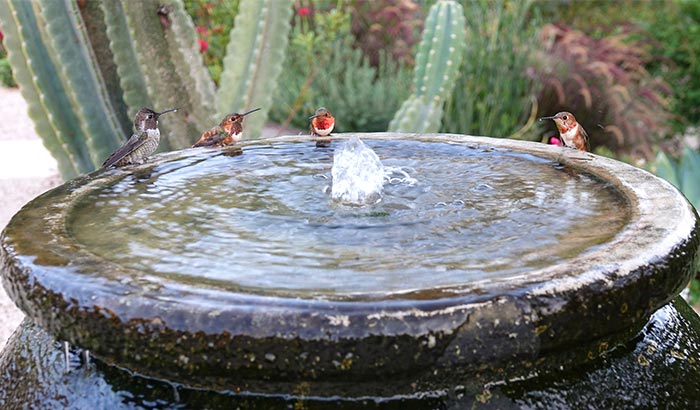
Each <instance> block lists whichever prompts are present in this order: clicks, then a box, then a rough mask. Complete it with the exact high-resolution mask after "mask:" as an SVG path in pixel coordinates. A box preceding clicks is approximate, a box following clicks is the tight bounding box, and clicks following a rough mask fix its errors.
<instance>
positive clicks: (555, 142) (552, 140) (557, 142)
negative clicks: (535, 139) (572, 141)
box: [549, 137, 564, 146]
mask: <svg viewBox="0 0 700 410" xmlns="http://www.w3.org/2000/svg"><path fill="white" fill-rule="evenodd" d="M549 143H550V144H551V145H559V146H562V145H564V144H562V142H561V139H559V137H549Z"/></svg>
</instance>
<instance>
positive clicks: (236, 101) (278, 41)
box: [216, 0, 293, 138]
mask: <svg viewBox="0 0 700 410" xmlns="http://www.w3.org/2000/svg"><path fill="white" fill-rule="evenodd" d="M292 4H293V1H292V0H242V1H241V4H240V9H239V13H238V15H237V16H236V20H235V22H234V29H233V30H232V31H231V38H230V40H229V43H228V46H227V50H226V58H225V59H224V70H223V72H222V73H221V84H224V85H225V86H223V87H219V90H218V91H217V96H216V97H217V98H216V108H217V114H218V115H217V117H219V118H222V117H224V116H225V115H226V114H229V113H231V112H235V111H238V112H243V111H246V110H249V109H252V108H257V107H261V108H262V110H261V112H260V113H256V114H255V115H252V116H250V118H247V119H246V126H245V130H246V131H245V137H246V138H251V137H252V138H256V137H259V136H260V131H261V130H262V127H263V125H264V123H265V119H266V118H267V113H268V111H269V109H270V104H271V103H272V96H273V91H274V87H275V85H276V83H277V77H279V74H280V73H281V71H282V64H283V63H284V58H285V53H286V49H287V35H288V33H289V30H290V20H291V16H292Z"/></svg>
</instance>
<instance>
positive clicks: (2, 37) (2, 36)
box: [0, 30, 5, 41]
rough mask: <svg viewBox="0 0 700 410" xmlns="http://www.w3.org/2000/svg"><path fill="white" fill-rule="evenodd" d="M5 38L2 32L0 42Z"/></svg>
mask: <svg viewBox="0 0 700 410" xmlns="http://www.w3.org/2000/svg"><path fill="white" fill-rule="evenodd" d="M4 38H5V35H4V34H3V33H2V30H0V41H2V40H3V39H4Z"/></svg>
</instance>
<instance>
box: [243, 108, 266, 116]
mask: <svg viewBox="0 0 700 410" xmlns="http://www.w3.org/2000/svg"><path fill="white" fill-rule="evenodd" d="M260 110H262V108H256V109H254V110H250V111H248V112H244V113H243V114H241V116H242V117H245V116H246V115H248V114H250V113H252V112H255V111H260Z"/></svg>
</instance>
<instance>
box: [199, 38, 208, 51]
mask: <svg viewBox="0 0 700 410" xmlns="http://www.w3.org/2000/svg"><path fill="white" fill-rule="evenodd" d="M198 41H199V52H200V53H203V52H205V51H207V49H208V48H209V43H207V41H206V40H202V39H201V38H200V39H199V40H198Z"/></svg>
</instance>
